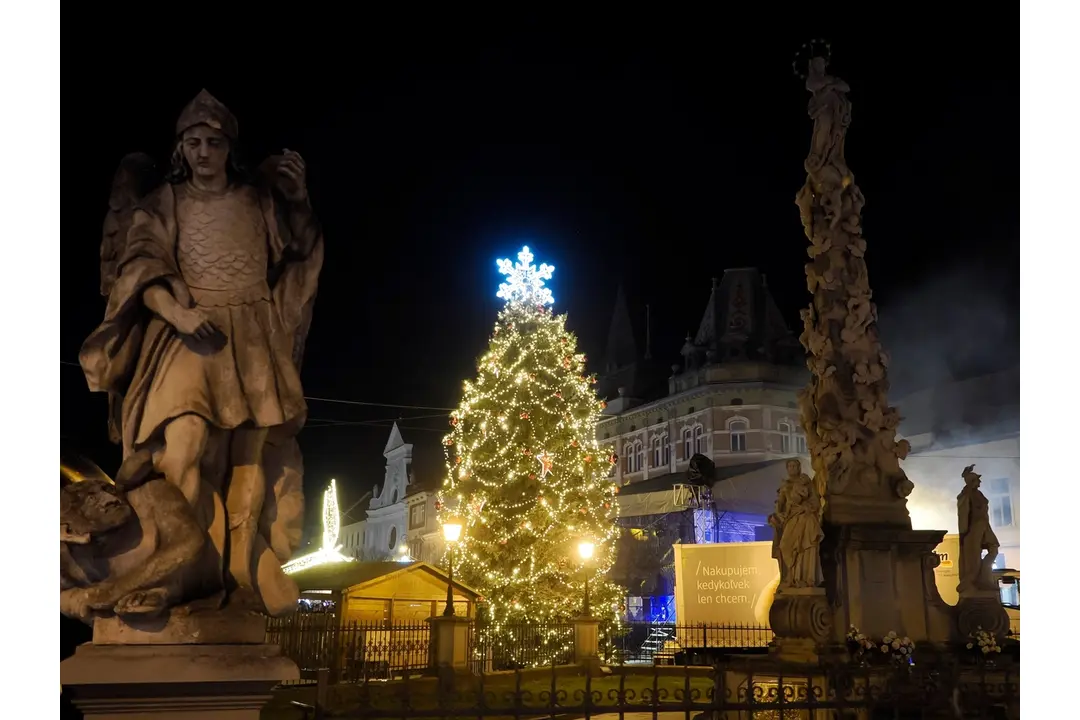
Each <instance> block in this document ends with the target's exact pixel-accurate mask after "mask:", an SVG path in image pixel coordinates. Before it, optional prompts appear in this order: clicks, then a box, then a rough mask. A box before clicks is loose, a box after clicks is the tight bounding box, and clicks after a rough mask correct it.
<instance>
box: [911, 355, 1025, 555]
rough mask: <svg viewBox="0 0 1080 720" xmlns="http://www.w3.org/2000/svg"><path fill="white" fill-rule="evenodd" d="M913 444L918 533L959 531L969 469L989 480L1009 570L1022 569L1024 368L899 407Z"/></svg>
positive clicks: (946, 386) (915, 397)
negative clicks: (958, 510)
mask: <svg viewBox="0 0 1080 720" xmlns="http://www.w3.org/2000/svg"><path fill="white" fill-rule="evenodd" d="M895 405H896V407H897V408H898V409H899V410H900V414H901V415H902V416H903V418H904V419H903V421H902V422H901V424H900V428H899V430H900V435H901V437H903V438H905V439H907V441H908V442H909V443H911V453H909V455H908V457H907V459H906V460H905V461H904V471H905V472H906V473H907V475H908V477H909V478H910V479H911V481H912V482H913V483H914V485H915V489H914V490H913V491H912V493H911V496H910V497H909V498H908V509H909V511H910V513H911V523H912V526H913V527H915V528H916V529H944V530H948V531H949V532H950V533H955V532H956V531H957V516H956V496H957V495H959V494H960V491H961V490H962V489H963V488H964V481H963V479H962V477H961V475H962V473H963V470H964V468H965V467H967V466H968V465H974V466H975V472H977V473H979V474H980V475H982V485H981V487H980V489H981V490H982V492H983V494H984V495H986V498H987V500H989V501H990V524H991V526H992V527H993V529H994V534H995V535H997V538H998V541H999V542H1000V543H1001V548H1000V550H999V553H998V557H997V559H996V561H995V564H996V566H998V567H1001V568H1011V569H1014V570H1019V569H1020V369H1019V368H1010V369H1008V370H1004V371H1001V372H997V373H992V374H988V375H982V376H979V377H975V378H970V379H967V380H963V381H952V382H947V383H939V384H937V385H935V386H933V387H930V388H925V389H923V390H920V391H918V392H914V393H911V394H909V395H907V396H905V397H901V398H899V399H897V400H896V401H895Z"/></svg>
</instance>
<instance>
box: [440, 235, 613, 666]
mask: <svg viewBox="0 0 1080 720" xmlns="http://www.w3.org/2000/svg"><path fill="white" fill-rule="evenodd" d="M519 259H521V260H522V263H521V265H524V266H527V265H529V264H530V263H531V261H532V255H531V254H529V255H527V256H525V257H522V256H519ZM504 265H505V267H506V269H507V270H510V269H511V268H510V267H509V263H508V262H507V263H505V264H500V268H502V267H503V266H504ZM507 274H510V273H507ZM545 274H546V273H545ZM512 279H513V278H512ZM516 282H518V283H519V286H518V288H517V290H516V291H515V290H514V289H507V290H506V292H504V293H501V294H500V297H503V298H504V299H506V305H505V306H504V307H503V309H502V311H501V312H500V313H499V317H498V320H497V321H496V324H495V328H494V330H493V332H492V334H491V337H490V342H489V346H488V349H487V351H486V352H485V353H484V354H483V355H482V356H481V357H480V358H479V359H478V360H477V365H476V376H475V377H474V378H472V379H470V380H468V381H466V382H465V383H464V384H463V388H464V393H463V396H462V399H461V403H460V404H459V406H458V408H457V410H455V412H454V413H453V417H454V418H456V419H457V423H454V424H451V426H450V428H449V434H447V435H446V437H445V439H444V441H443V445H444V452H445V454H446V471H447V472H446V475H445V477H444V481H443V487H442V489H441V490H440V492H439V498H438V502H439V510H438V515H439V521H440V522H442V521H443V520H444V518H446V517H449V516H450V515H452V514H454V515H456V516H457V517H458V518H460V521H461V523H462V525H463V531H462V534H461V538H460V540H459V541H458V543H457V545H456V546H455V549H454V573H455V576H458V574H460V577H461V580H462V582H464V583H467V584H468V585H469V586H471V587H473V588H475V589H476V590H477V591H478V592H480V594H481V595H483V597H484V598H485V599H486V602H487V611H488V615H489V621H490V622H489V627H490V629H491V631H490V632H489V633H488V635H489V637H487V640H486V642H487V643H488V644H489V645H491V646H492V647H493V648H494V647H498V648H500V651H505V652H508V653H509V654H510V655H511V656H513V657H512V659H515V660H518V661H519V662H522V663H524V664H526V665H536V664H539V665H545V664H548V663H550V661H551V658H552V657H553V656H555V655H557V654H559V653H560V652H562V651H563V649H564V648H566V646H567V644H568V643H570V642H571V639H570V638H568V637H567V636H566V635H565V634H559V633H557V632H555V633H552V634H551V635H550V636H549V635H548V634H547V633H546V632H545V634H544V637H543V638H542V642H541V646H540V647H535V646H533V641H534V640H535V638H533V637H531V636H530V637H529V638H527V640H528V643H526V644H527V645H528V646H529V648H530V649H529V654H528V655H526V656H521V657H518V656H517V654H518V653H521V652H523V651H522V650H521V647H522V643H520V642H515V638H514V635H515V634H516V632H517V630H516V629H514V626H516V625H518V624H519V623H520V624H529V625H532V626H533V627H535V626H536V625H537V624H544V623H565V622H567V621H569V620H571V619H572V618H574V617H576V616H577V615H579V614H580V612H581V608H582V606H583V600H584V596H585V584H586V577H587V578H588V586H589V596H590V604H591V607H592V610H593V613H594V615H595V616H598V617H602V618H605V619H610V620H613V621H614V620H616V619H617V617H618V613H619V607H620V605H621V603H622V602H624V597H623V596H624V595H625V592H624V591H623V590H622V589H621V588H619V587H618V586H616V585H615V584H613V583H611V582H610V581H608V580H607V574H608V573H609V571H610V570H611V567H612V565H613V564H614V562H615V542H616V539H617V537H618V532H619V531H618V527H617V524H616V523H617V519H618V504H617V503H616V502H615V493H616V488H615V485H614V483H613V481H612V479H611V478H610V477H609V475H610V472H611V466H610V465H609V464H608V463H607V462H597V460H599V459H604V460H606V459H607V458H609V457H611V456H612V455H613V450H614V448H612V447H609V446H605V445H601V444H600V443H599V442H598V441H597V435H596V424H597V422H598V421H599V420H600V419H601V417H602V416H601V414H600V409H601V408H600V398H598V397H597V395H596V391H595V389H594V387H593V377H592V376H591V375H586V374H585V367H584V363H585V357H584V355H582V354H581V353H580V352H578V349H577V341H576V338H575V337H574V336H573V335H572V334H571V333H570V332H568V331H567V329H566V317H565V316H564V315H555V314H553V313H551V312H549V311H548V309H547V308H546V307H544V306H545V305H548V304H550V301H549V302H545V303H538V302H536V301H535V298H534V297H530V296H529V293H531V292H532V290H531V289H530V288H532V287H533V286H532V285H529V283H528V282H526V281H524V280H520V281H516ZM537 463H539V469H538V468H537ZM555 466H558V468H559V472H557V473H556V472H553V468H554V467H555ZM451 509H453V512H452V511H451ZM586 537H587V538H588V539H589V540H590V541H591V542H592V543H593V544H594V555H593V557H592V559H591V560H590V561H589V563H588V567H587V568H582V567H581V564H580V562H579V561H578V552H579V551H578V545H579V544H580V542H581V541H582V539H583V538H586ZM530 632H532V631H530Z"/></svg>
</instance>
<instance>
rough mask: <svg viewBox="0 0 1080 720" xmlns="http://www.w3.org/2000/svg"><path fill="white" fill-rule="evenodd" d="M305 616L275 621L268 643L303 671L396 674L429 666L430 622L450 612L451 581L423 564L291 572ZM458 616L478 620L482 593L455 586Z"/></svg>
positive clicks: (340, 675) (342, 675)
mask: <svg viewBox="0 0 1080 720" xmlns="http://www.w3.org/2000/svg"><path fill="white" fill-rule="evenodd" d="M291 577H292V578H293V579H294V580H295V581H296V583H297V585H298V586H299V587H300V603H301V605H300V608H299V612H297V613H296V614H294V615H292V616H291V617H288V618H281V619H278V620H272V621H271V622H270V624H269V626H268V630H269V633H268V638H267V640H268V642H272V643H275V644H279V645H280V646H281V648H282V652H283V653H284V654H285V655H287V656H288V657H290V658H291V659H292V660H293V661H294V662H296V663H297V664H298V665H299V666H300V668H301V670H313V669H316V668H319V667H329V668H330V669H331V674H332V677H333V678H334V681H335V682H337V681H341V680H345V681H348V680H352V679H357V678H358V677H360V676H361V675H363V676H367V677H371V676H373V675H374V676H383V675H387V674H389V675H393V674H394V673H398V672H401V671H404V670H412V669H421V668H426V667H428V665H429V657H428V654H429V652H430V645H431V644H430V625H429V624H428V622H427V621H428V619H429V618H430V617H432V616H434V615H441V614H442V613H443V610H444V608H445V607H446V590H447V586H448V585H449V580H450V579H449V577H448V576H447V574H446V573H445V572H443V571H442V570H441V569H439V568H437V567H434V566H432V565H428V564H427V563H423V562H410V563H399V562H340V563H327V564H322V565H314V566H312V567H309V568H305V569H303V570H300V571H297V572H295V573H293V574H292V575H291ZM453 598H454V609H455V613H456V614H457V615H458V616H459V617H465V618H470V619H471V618H475V617H476V603H477V602H478V600H479V599H480V596H479V595H478V594H477V593H476V591H474V590H472V589H471V588H469V587H467V586H465V585H462V584H461V583H458V582H457V581H456V580H455V581H454V585H453Z"/></svg>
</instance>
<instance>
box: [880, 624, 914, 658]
mask: <svg viewBox="0 0 1080 720" xmlns="http://www.w3.org/2000/svg"><path fill="white" fill-rule="evenodd" d="M881 652H882V653H883V654H886V655H888V656H889V660H891V661H892V662H894V663H896V664H897V665H912V664H914V663H915V659H914V653H915V643H913V642H912V641H911V638H909V637H900V636H898V635H897V634H896V631H895V630H890V631H889V634H888V635H886V636H885V637H883V638H882V639H881Z"/></svg>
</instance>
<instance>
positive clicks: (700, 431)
mask: <svg viewBox="0 0 1080 720" xmlns="http://www.w3.org/2000/svg"><path fill="white" fill-rule="evenodd" d="M694 454H695V455H704V454H705V428H703V427H701V426H700V425H695V426H694Z"/></svg>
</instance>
